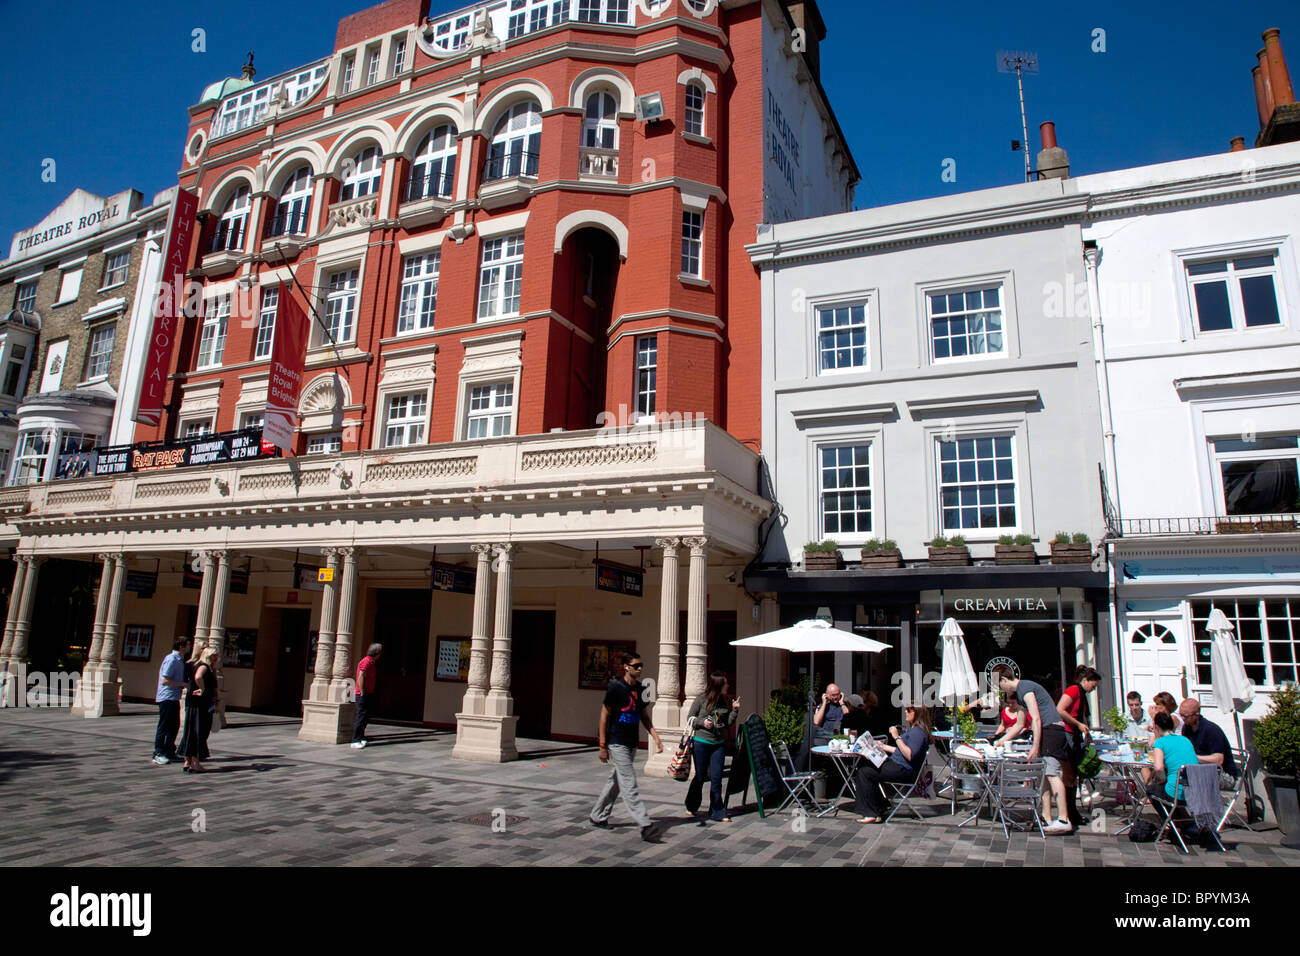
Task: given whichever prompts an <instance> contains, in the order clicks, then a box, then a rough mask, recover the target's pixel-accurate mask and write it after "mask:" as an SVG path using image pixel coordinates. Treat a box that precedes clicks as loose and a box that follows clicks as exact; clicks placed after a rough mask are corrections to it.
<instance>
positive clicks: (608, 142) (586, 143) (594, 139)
mask: <svg viewBox="0 0 1300 956" xmlns="http://www.w3.org/2000/svg"><path fill="white" fill-rule="evenodd" d="M593 104H594V105H595V114H594V115H593V113H592V106H593ZM582 147H583V149H618V95H617V94H616V93H615V92H614V91H613V90H608V89H604V88H601V89H596V90H591V91H589V92H588V93H587V99H586V101H585V102H584V103H583V107H582Z"/></svg>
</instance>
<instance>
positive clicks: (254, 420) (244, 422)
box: [239, 408, 266, 431]
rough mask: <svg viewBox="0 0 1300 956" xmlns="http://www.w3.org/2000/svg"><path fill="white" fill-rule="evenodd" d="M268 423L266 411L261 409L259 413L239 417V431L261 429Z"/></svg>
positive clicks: (244, 414) (247, 413)
mask: <svg viewBox="0 0 1300 956" xmlns="http://www.w3.org/2000/svg"><path fill="white" fill-rule="evenodd" d="M265 422H266V409H265V408H259V409H258V410H257V411H253V412H244V413H243V414H242V415H240V416H239V430H240V431H243V430H244V429H245V428H261V427H262V426H263V424H265Z"/></svg>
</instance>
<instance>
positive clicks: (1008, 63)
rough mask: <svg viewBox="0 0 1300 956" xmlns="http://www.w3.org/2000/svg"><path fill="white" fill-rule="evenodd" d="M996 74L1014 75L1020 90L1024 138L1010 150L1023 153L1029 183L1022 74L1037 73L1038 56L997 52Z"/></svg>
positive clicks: (1030, 53) (1027, 122)
mask: <svg viewBox="0 0 1300 956" xmlns="http://www.w3.org/2000/svg"><path fill="white" fill-rule="evenodd" d="M997 60H998V72H999V73H1014V74H1015V75H1016V87H1017V88H1018V89H1019V90H1020V132H1021V135H1022V136H1024V139H1023V140H1021V143H1020V144H1017V143H1016V141H1015V140H1012V141H1011V148H1012V149H1013V150H1015V149H1021V148H1022V145H1021V144H1023V149H1024V151H1025V182H1029V180H1030V178H1031V177H1032V173H1031V172H1030V169H1029V121H1028V119H1026V117H1025V80H1024V74H1026V73H1032V74H1035V75H1037V73H1038V54H1037V53H1034V52H1031V51H1029V50H998V56H997Z"/></svg>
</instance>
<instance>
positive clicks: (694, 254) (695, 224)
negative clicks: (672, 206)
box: [681, 209, 704, 279]
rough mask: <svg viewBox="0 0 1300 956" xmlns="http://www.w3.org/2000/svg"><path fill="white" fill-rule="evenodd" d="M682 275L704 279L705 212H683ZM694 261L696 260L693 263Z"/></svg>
mask: <svg viewBox="0 0 1300 956" xmlns="http://www.w3.org/2000/svg"><path fill="white" fill-rule="evenodd" d="M681 237H682V248H681V251H682V258H681V267H682V268H681V274H682V275H684V276H686V277H688V278H691V279H703V278H704V210H702V209H683V210H682V232H681ZM692 260H694V261H693V262H692Z"/></svg>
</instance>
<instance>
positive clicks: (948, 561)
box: [928, 545, 970, 568]
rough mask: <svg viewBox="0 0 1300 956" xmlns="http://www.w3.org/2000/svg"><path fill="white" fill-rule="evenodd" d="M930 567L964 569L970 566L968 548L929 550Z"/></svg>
mask: <svg viewBox="0 0 1300 956" xmlns="http://www.w3.org/2000/svg"><path fill="white" fill-rule="evenodd" d="M928 550H929V552H930V567H932V568H965V567H969V566H970V548H968V547H966V546H965V545H960V546H958V547H955V548H953V547H948V548H930V549H928Z"/></svg>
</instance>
